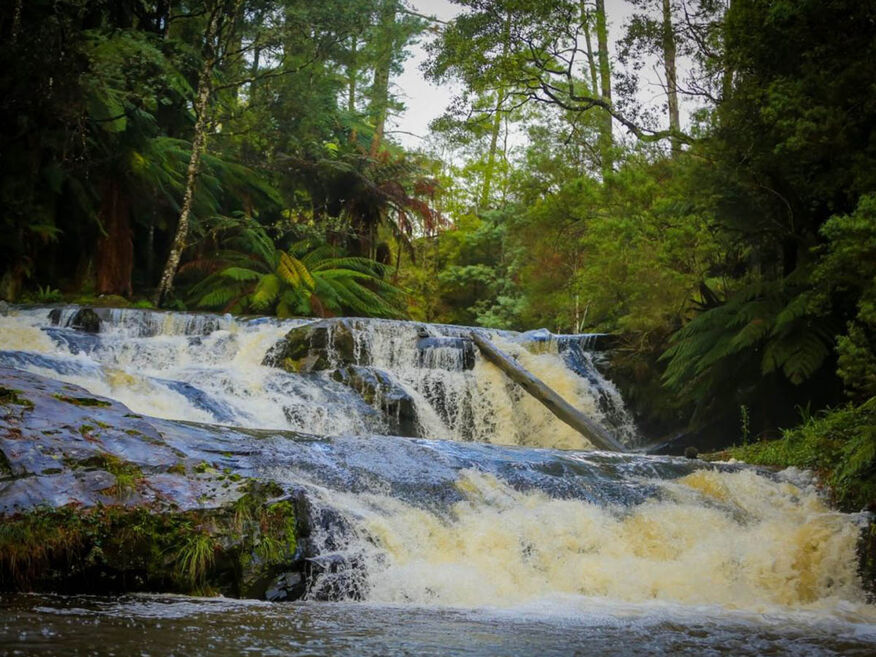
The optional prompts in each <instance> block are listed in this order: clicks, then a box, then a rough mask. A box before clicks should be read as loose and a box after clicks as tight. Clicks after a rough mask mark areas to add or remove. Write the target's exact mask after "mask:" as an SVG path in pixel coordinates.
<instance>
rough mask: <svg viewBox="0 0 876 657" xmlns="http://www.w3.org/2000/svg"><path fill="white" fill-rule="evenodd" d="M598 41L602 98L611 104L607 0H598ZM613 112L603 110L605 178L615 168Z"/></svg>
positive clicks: (602, 151)
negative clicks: (606, 14)
mask: <svg viewBox="0 0 876 657" xmlns="http://www.w3.org/2000/svg"><path fill="white" fill-rule="evenodd" d="M596 42H597V46H598V48H599V51H598V54H597V55H598V59H599V78H600V82H601V87H602V88H601V94H600V95H601V96H602V100H604V101H605V102H606V103H608V104H609V105H611V67H610V64H609V57H608V25H607V23H606V18H605V0H596ZM611 130H612V124H611V114H609V113H608V112H603V117H602V125H601V128H600V133H599V137H600V138H599V151H600V155H601V157H602V173H603V178H604V177H605V176H606V175H607V174H610V173H611V172H612V171H613V170H614V155H613V152H612V151H613V149H614V138H613V137H612V133H611Z"/></svg>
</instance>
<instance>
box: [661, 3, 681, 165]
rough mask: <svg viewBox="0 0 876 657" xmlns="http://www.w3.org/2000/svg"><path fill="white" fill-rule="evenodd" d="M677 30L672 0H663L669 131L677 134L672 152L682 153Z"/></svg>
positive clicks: (674, 137) (672, 139) (673, 138)
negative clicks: (673, 19) (676, 64)
mask: <svg viewBox="0 0 876 657" xmlns="http://www.w3.org/2000/svg"><path fill="white" fill-rule="evenodd" d="M675 50H676V49H675V30H674V29H673V27H672V7H671V5H670V0H663V68H664V71H665V73H666V96H667V99H668V104H669V129H670V130H671V131H672V132H674V133H676V135H674V136H672V137H671V138H670V143H671V144H672V152H673V154H675V153H680V152H681V142H680V141H679V139H678V135H677V133H680V132H681V120H680V118H679V113H678V82H677V78H676V70H675Z"/></svg>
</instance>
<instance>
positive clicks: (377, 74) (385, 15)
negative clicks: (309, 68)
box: [371, 0, 396, 157]
mask: <svg viewBox="0 0 876 657" xmlns="http://www.w3.org/2000/svg"><path fill="white" fill-rule="evenodd" d="M395 9H396V0H383V6H382V8H381V11H380V30H379V33H380V37H379V44H378V47H379V50H378V56H377V62H376V64H375V67H374V85H373V88H372V90H371V114H372V117H373V119H374V137H373V138H372V139H371V156H372V157H373V156H375V155H377V153H378V151H379V150H380V147H381V146H382V145H383V133H384V130H385V129H386V115H387V109H388V108H389V73H390V69H391V68H392V51H393V46H394V44H393V42H394V39H393V36H394V35H393V32H394V30H393V28H394V26H395Z"/></svg>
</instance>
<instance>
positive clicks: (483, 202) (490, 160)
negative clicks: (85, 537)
mask: <svg viewBox="0 0 876 657" xmlns="http://www.w3.org/2000/svg"><path fill="white" fill-rule="evenodd" d="M510 47H511V14H510V13H509V14H507V15H506V16H505V35H504V39H503V41H502V54H503V55H504V56H505V57H507V55H508V49H509V48H510ZM505 97H506V94H505V87H504V86H503V87H500V88H499V90H498V91H497V92H496V111H495V113H494V114H493V125H492V127H491V133H490V150H489V152H488V153H487V170H486V171H485V172H484V182H483V185H482V186H481V193H480V197H479V199H478V206H479V207H480V208H485V207H487V205H489V203H490V191H491V188H492V186H493V173H494V169H495V168H496V152H497V150H498V147H499V132H500V131H501V130H502V106H503V105H504V104H505Z"/></svg>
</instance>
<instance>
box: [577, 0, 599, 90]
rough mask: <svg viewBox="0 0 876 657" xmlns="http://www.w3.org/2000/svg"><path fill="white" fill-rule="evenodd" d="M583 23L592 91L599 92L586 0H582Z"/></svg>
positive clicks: (597, 71)
mask: <svg viewBox="0 0 876 657" xmlns="http://www.w3.org/2000/svg"><path fill="white" fill-rule="evenodd" d="M581 24H582V25H583V27H584V42H585V43H586V44H587V67H588V68H589V69H590V93H592V94H593V95H594V96H596V95H597V94H599V70H598V69H597V67H596V58H595V57H594V55H593V42H592V41H591V39H590V14H589V12H588V11H587V4H586V2H585V0H581Z"/></svg>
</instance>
